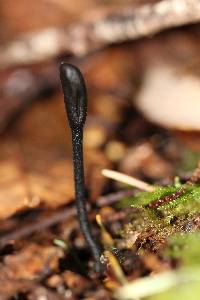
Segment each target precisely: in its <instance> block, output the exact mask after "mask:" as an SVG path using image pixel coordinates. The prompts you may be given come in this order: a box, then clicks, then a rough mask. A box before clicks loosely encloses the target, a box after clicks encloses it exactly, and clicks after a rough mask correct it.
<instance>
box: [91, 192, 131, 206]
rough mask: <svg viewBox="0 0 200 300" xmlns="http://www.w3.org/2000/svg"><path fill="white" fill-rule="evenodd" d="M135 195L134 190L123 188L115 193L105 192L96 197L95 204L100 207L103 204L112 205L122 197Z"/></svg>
mask: <svg viewBox="0 0 200 300" xmlns="http://www.w3.org/2000/svg"><path fill="white" fill-rule="evenodd" d="M134 195H135V190H132V189H131V190H123V191H119V192H116V193H111V194H107V195H104V196H101V197H99V198H98V199H97V202H96V204H97V206H98V207H102V206H105V205H112V204H113V203H115V202H117V201H119V200H121V199H122V198H124V197H131V196H134Z"/></svg>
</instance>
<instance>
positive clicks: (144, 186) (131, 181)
mask: <svg viewBox="0 0 200 300" xmlns="http://www.w3.org/2000/svg"><path fill="white" fill-rule="evenodd" d="M102 174H103V175H104V176H105V177H108V178H111V179H114V180H117V181H120V182H122V183H125V184H127V185H131V186H134V187H136V188H138V189H140V190H143V191H147V192H152V191H154V189H155V188H154V187H153V186H152V185H150V184H148V183H146V182H144V181H142V180H139V179H136V178H134V177H131V176H128V175H125V174H122V173H120V172H117V171H112V170H107V169H104V170H102Z"/></svg>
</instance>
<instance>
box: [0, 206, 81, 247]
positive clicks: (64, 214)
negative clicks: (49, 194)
mask: <svg viewBox="0 0 200 300" xmlns="http://www.w3.org/2000/svg"><path fill="white" fill-rule="evenodd" d="M75 215H76V208H75V207H72V208H69V207H67V208H65V209H63V210H62V211H59V212H56V213H55V214H53V215H50V216H48V217H46V218H44V219H43V220H41V221H40V222H35V221H34V222H32V223H29V224H28V225H26V226H23V227H22V228H17V229H16V230H14V231H12V232H11V233H8V234H5V235H3V236H2V237H0V248H2V247H4V246H6V244H8V243H10V242H13V241H16V240H19V239H23V238H25V237H27V236H30V235H31V234H33V233H35V232H38V231H41V230H44V229H47V228H49V227H50V226H53V225H55V224H57V223H59V222H62V221H66V220H69V219H70V218H71V217H74V216H75Z"/></svg>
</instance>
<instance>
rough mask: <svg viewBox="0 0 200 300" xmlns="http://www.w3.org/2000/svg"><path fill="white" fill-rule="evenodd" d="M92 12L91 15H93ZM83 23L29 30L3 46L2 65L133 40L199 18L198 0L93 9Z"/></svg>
mask: <svg viewBox="0 0 200 300" xmlns="http://www.w3.org/2000/svg"><path fill="white" fill-rule="evenodd" d="M91 15H92V18H91ZM86 19H87V21H82V22H80V24H75V25H72V26H71V27H67V28H47V29H45V30H42V31H40V32H37V33H32V34H26V35H24V36H23V37H19V38H18V39H16V40H15V41H13V42H11V43H10V44H8V45H7V46H4V47H1V48H0V66H1V68H6V67H8V66H13V65H18V64H30V63H36V62H41V61H43V60H47V59H50V58H52V57H56V56H58V55H59V54H63V53H67V54H71V55H74V56H83V55H86V54H87V53H89V52H91V51H94V50H97V49H100V48H102V47H105V46H106V45H109V44H113V43H119V42H123V41H129V40H134V39H137V38H140V37H144V36H148V35H152V34H155V33H157V32H159V31H162V30H164V29H167V28H171V27H177V26H181V25H185V24H191V23H197V22H199V21H200V1H199V0H163V1H160V2H156V3H154V4H146V5H143V6H141V7H139V8H135V9H134V8H133V7H130V6H129V7H127V6H126V7H124V8H123V9H122V8H120V9H119V8H118V9H113V10H109V11H105V10H104V11H101V12H100V13H99V12H98V13H97V12H96V11H94V12H93V13H91V12H90V16H87V15H86V16H84V20H86Z"/></svg>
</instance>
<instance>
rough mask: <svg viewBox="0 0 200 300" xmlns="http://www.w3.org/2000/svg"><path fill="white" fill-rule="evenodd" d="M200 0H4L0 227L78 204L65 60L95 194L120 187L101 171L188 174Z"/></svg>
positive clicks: (149, 177)
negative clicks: (80, 92) (82, 99)
mask: <svg viewBox="0 0 200 300" xmlns="http://www.w3.org/2000/svg"><path fill="white" fill-rule="evenodd" d="M186 2H187V5H185V3H186ZM190 2H191V3H193V4H191V6H190ZM195 2H196V1H184V0H183V1H178V0H176V1H175V0H174V1H173V0H171V1H167V0H165V1H160V2H158V1H155V0H152V1H139V0H138V1H137V0H132V1H131V0H129V1H121V0H117V1H112V0H104V1H99V0H85V1H81V0H74V1H66V0H35V1H26V0H17V1H13V0H6V1H4V0H1V1H0V43H1V46H0V145H1V146H0V149H1V151H0V219H1V223H0V230H1V233H2V234H4V233H6V232H10V231H12V230H13V228H14V227H16V226H22V225H24V224H26V222H27V219H26V218H27V214H28V217H30V216H31V218H32V216H34V213H35V212H37V213H38V212H39V213H43V214H44V215H45V216H46V215H48V214H49V213H52V212H54V211H56V210H58V209H62V208H63V207H66V206H67V205H68V204H69V205H71V203H72V201H73V198H74V189H73V172H72V166H71V136H70V132H69V129H68V124H67V123H66V115H65V108H64V102H63V95H62V91H61V85H60V80H59V72H58V70H59V64H60V62H61V61H66V62H69V63H72V64H74V65H76V66H78V67H79V68H80V69H81V71H82V73H83V75H84V77H85V80H86V84H87V88H88V110H89V111H88V118H87V122H86V126H85V131H84V153H85V171H86V185H87V192H88V199H89V201H90V202H91V203H93V204H94V205H95V203H96V201H97V199H98V198H99V197H100V196H102V195H105V194H107V193H111V192H115V191H117V190H119V189H121V188H122V187H124V186H123V185H122V184H121V183H118V182H111V181H110V180H109V179H106V178H105V177H103V176H102V174H101V170H102V169H104V168H110V169H113V170H118V171H120V172H122V173H125V174H128V175H131V176H135V177H137V178H140V179H142V180H145V181H147V182H149V183H155V184H164V185H166V184H170V183H172V182H173V180H174V177H175V176H180V178H181V179H183V180H187V178H189V176H190V175H191V174H192V171H193V170H194V169H195V168H196V167H197V164H198V160H199V158H200V139H199V130H200V56H199V53H200V42H199V41H200V30H199V29H200V26H199V24H198V22H199V20H200V13H199V8H198V9H195ZM197 2H198V1H197ZM42 217H43V215H41V218H42ZM24 218H25V219H24ZM20 222H21V223H20ZM23 222H24V223H23ZM6 241H7V240H6ZM2 243H3V242H2ZM0 244H1V238H0ZM5 244H6V243H5V241H4V243H3V244H2V245H4V246H5ZM11 294H12V293H11ZM52 299H53V298H52Z"/></svg>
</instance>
